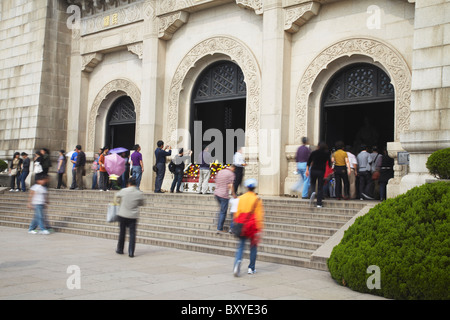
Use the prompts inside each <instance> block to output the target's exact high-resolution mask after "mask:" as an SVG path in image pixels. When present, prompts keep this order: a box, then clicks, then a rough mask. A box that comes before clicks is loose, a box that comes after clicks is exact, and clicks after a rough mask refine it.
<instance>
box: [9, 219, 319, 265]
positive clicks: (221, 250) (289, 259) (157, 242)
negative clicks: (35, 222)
mask: <svg viewBox="0 0 450 320" xmlns="http://www.w3.org/2000/svg"><path fill="white" fill-rule="evenodd" d="M0 225H2V226H6V227H14V228H22V229H24V232H26V229H27V228H28V224H27V223H21V222H8V221H2V222H1V223H0ZM116 229H118V228H117V227H116ZM53 230H54V231H55V232H64V233H70V234H76V235H83V236H89V237H98V238H106V239H111V240H117V237H118V233H117V232H118V231H116V232H109V231H102V230H94V229H92V228H85V229H80V228H71V227H64V226H54V227H53ZM138 233H139V228H138ZM36 236H39V235H36ZM136 242H137V243H142V244H147V245H154V246H161V247H170V248H175V249H181V250H190V251H196V252H203V253H210V254H218V255H225V256H230V257H233V256H234V255H235V253H236V241H235V240H234V241H233V243H234V246H233V245H232V246H227V247H224V246H212V245H209V244H201V243H193V242H184V241H183V242H180V241H176V240H166V239H160V238H151V237H146V236H143V235H140V234H138V235H137V237H136ZM111 250H114V248H112V249H111ZM273 251H275V252H280V250H278V249H276V248H275V249H274V250H273V247H272V248H271V247H270V246H267V245H264V244H263V243H261V245H260V246H259V247H258V260H259V261H265V262H272V263H279V264H287V265H292V266H298V267H303V268H313V269H318V270H327V266H326V263H323V262H320V261H311V260H310V259H309V255H310V252H308V253H307V254H306V256H308V257H306V258H302V257H298V256H290V255H288V253H289V252H288V250H285V251H282V252H283V254H277V253H273ZM244 258H246V259H249V256H248V252H245V253H244Z"/></svg>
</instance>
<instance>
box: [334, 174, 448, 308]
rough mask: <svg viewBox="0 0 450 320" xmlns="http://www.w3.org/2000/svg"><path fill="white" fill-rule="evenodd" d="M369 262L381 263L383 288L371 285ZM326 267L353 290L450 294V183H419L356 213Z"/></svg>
mask: <svg viewBox="0 0 450 320" xmlns="http://www.w3.org/2000/svg"><path fill="white" fill-rule="evenodd" d="M370 266H376V268H379V269H378V270H379V280H380V282H379V289H377V288H373V286H371V285H368V283H369V282H370V281H371V280H373V279H375V278H372V277H375V273H373V274H372V271H371V269H369V270H368V268H369V267H370ZM328 268H329V270H330V273H331V276H332V277H333V279H335V280H336V281H337V282H338V283H340V284H343V285H345V286H348V287H349V288H351V289H353V290H355V291H359V292H363V293H371V294H374V295H379V296H383V297H386V298H391V299H417V300H418V299H420V300H422V299H423V300H427V299H432V300H438V299H450V183H448V182H436V183H431V184H425V185H422V186H420V187H416V188H414V189H411V190H410V191H408V192H407V193H405V194H403V195H400V196H398V197H396V198H394V199H388V200H387V201H385V202H383V203H380V204H378V205H377V206H375V207H374V208H372V209H371V210H370V211H369V212H368V213H367V214H366V215H364V216H362V217H359V218H358V219H356V221H355V223H354V224H353V225H352V226H351V227H350V228H349V229H348V230H347V231H346V232H345V234H344V237H343V239H342V241H341V243H340V244H339V245H337V246H336V247H335V248H334V249H333V251H332V253H331V256H330V258H329V259H328ZM371 278H372V279H371ZM369 284H370V283H369ZM369 287H372V288H369Z"/></svg>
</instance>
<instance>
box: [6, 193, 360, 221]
mask: <svg viewBox="0 0 450 320" xmlns="http://www.w3.org/2000/svg"><path fill="white" fill-rule="evenodd" d="M91 201H92V202H89V201H82V202H80V201H76V200H73V199H51V200H50V202H51V204H52V206H61V207H65V208H67V210H72V208H76V209H77V210H86V209H89V210H90V211H93V212H94V211H96V212H98V211H102V210H103V211H104V210H106V209H105V203H101V202H100V201H99V200H95V202H94V200H91ZM2 202H3V203H5V204H8V205H11V206H20V205H24V204H25V203H26V201H25V199H24V198H23V197H22V198H19V197H17V196H16V197H13V198H8V199H3V201H2ZM111 202H112V199H111ZM183 211H190V212H192V213H196V214H199V215H208V214H217V212H218V206H217V204H216V203H214V205H211V206H209V207H205V206H202V208H201V209H198V204H196V205H192V206H187V205H183V206H181V205H170V204H166V205H165V206H154V205H152V204H149V203H146V204H145V206H144V207H142V208H141V212H149V213H152V212H154V213H171V214H178V213H180V212H183ZM358 211H359V210H358ZM358 211H356V210H353V209H340V208H302V209H301V210H297V209H296V208H293V209H286V208H284V210H274V209H266V208H265V216H266V217H272V216H280V217H285V218H287V219H289V218H295V219H313V218H314V219H316V220H335V221H341V222H346V221H348V220H349V219H350V218H351V217H353V216H354V215H355V214H356V213H357V212H358Z"/></svg>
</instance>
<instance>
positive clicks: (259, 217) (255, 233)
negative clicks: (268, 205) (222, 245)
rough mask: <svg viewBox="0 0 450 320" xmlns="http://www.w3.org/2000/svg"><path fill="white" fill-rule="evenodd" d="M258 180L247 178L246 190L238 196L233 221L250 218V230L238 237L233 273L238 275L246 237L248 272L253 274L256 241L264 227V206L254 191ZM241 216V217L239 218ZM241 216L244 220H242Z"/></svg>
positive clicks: (258, 239)
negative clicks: (248, 254)
mask: <svg viewBox="0 0 450 320" xmlns="http://www.w3.org/2000/svg"><path fill="white" fill-rule="evenodd" d="M257 185H258V182H257V181H256V180H255V179H247V180H246V181H245V182H244V186H245V187H246V188H247V189H248V191H247V192H246V193H245V194H243V195H242V196H240V197H239V204H238V208H237V211H236V213H235V215H234V222H235V223H238V222H241V223H244V222H246V221H245V220H251V228H250V229H251V230H252V231H251V232H250V234H248V235H247V236H245V237H244V236H241V237H239V243H238V248H237V251H236V256H235V261H234V268H233V274H234V276H236V277H238V276H239V274H240V268H241V262H242V256H243V253H244V247H245V243H246V241H247V239H250V264H249V265H248V274H254V273H255V272H256V270H255V263H256V254H257V247H258V243H259V241H260V239H261V235H262V231H263V228H264V206H263V203H262V200H261V199H260V198H259V197H258V195H257V194H256V193H255V189H256V187H257ZM239 217H241V219H239ZM242 218H244V219H245V220H244V221H243V220H242Z"/></svg>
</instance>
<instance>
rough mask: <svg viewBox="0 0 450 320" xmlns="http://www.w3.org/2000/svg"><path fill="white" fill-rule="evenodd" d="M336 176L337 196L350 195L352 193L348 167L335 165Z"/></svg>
mask: <svg viewBox="0 0 450 320" xmlns="http://www.w3.org/2000/svg"><path fill="white" fill-rule="evenodd" d="M334 178H335V179H336V198H342V197H348V196H349V194H350V184H349V182H348V172H347V167H345V166H335V167H334ZM342 181H344V192H342Z"/></svg>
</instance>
